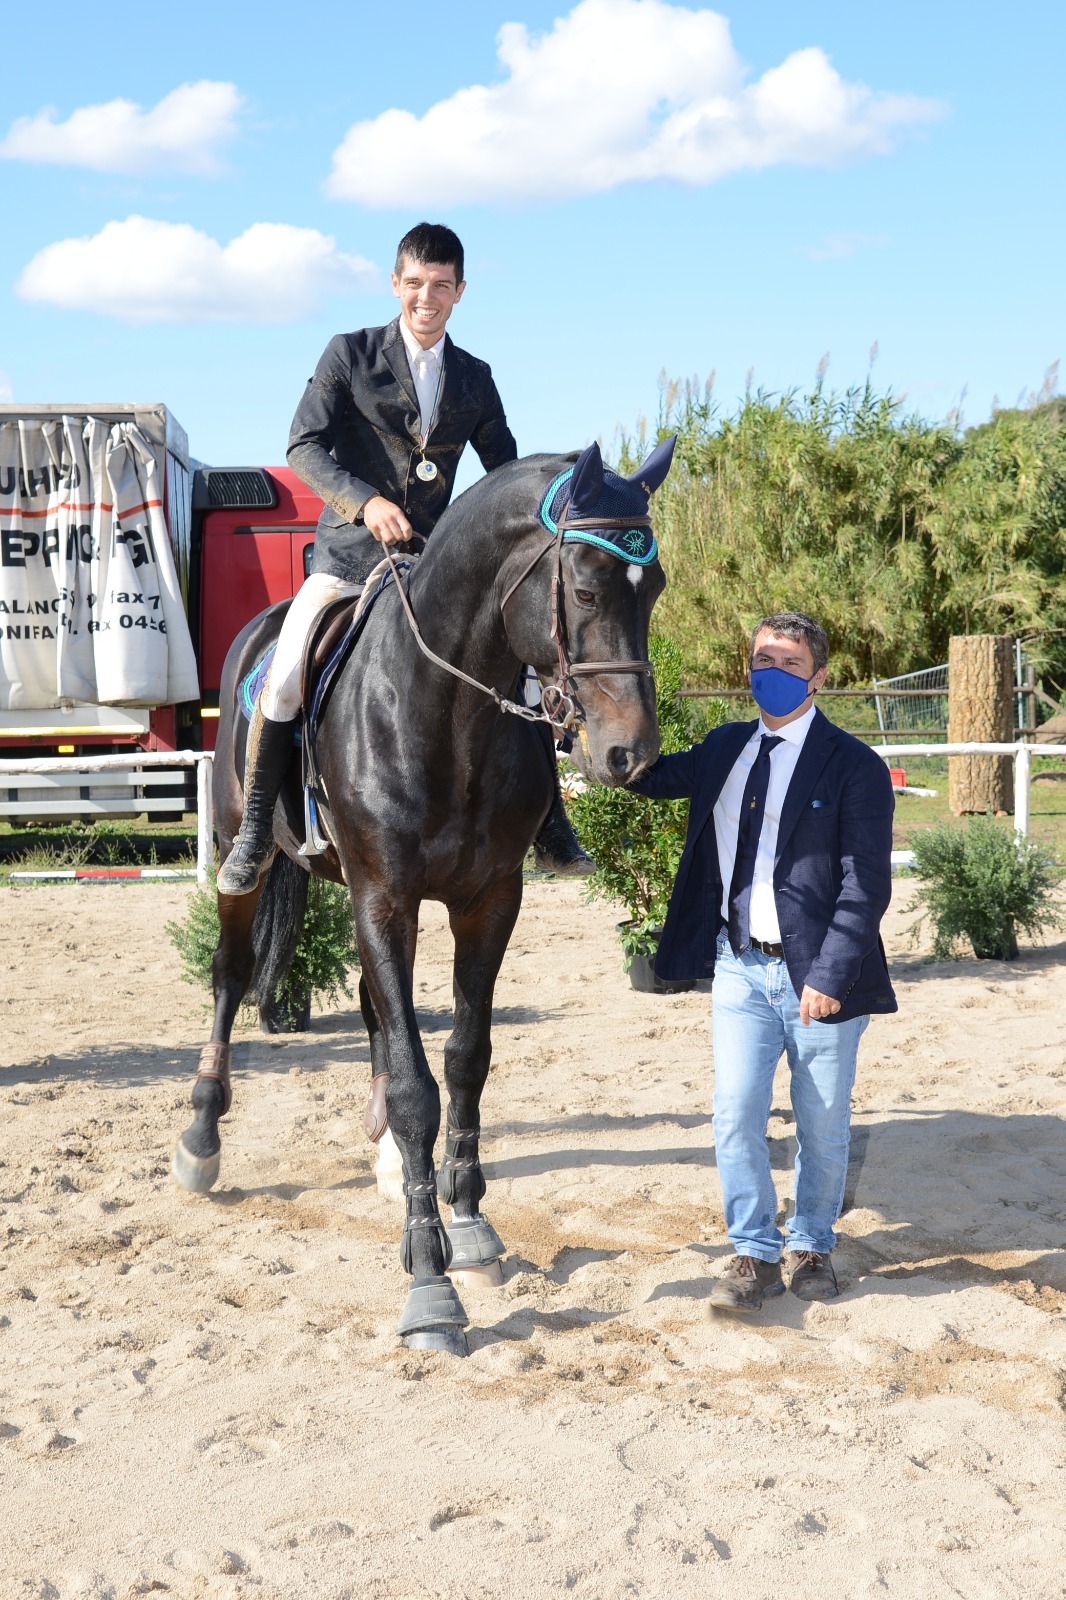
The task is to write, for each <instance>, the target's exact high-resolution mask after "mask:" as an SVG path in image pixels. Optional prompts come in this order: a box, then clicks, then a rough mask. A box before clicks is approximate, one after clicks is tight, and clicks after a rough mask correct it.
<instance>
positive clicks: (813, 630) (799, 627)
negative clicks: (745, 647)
mask: <svg viewBox="0 0 1066 1600" xmlns="http://www.w3.org/2000/svg"><path fill="white" fill-rule="evenodd" d="M767 631H768V632H770V633H776V634H777V636H778V638H779V639H791V640H792V642H793V644H801V643H802V644H805V645H806V646H807V648H808V649H809V650H810V652H811V655H812V656H813V657H814V670H815V672H820V671H821V669H822V668H823V667H824V666H827V665H828V663H829V640H828V639H827V638H826V633H825V629H824V628H823V627H822V624H821V623H820V622H815V620H814V618H813V617H809V616H808V615H807V613H806V611H775V612H774V614H773V616H771V617H763V619H762V621H761V622H757V623H756V624H755V627H754V628H753V629H752V634H751V649H750V650H749V651H748V657H749V659H751V658H752V657H753V656H754V655H755V641H756V639H757V638H758V637H759V635H760V633H763V632H767Z"/></svg>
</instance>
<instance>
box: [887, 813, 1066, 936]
mask: <svg viewBox="0 0 1066 1600" xmlns="http://www.w3.org/2000/svg"><path fill="white" fill-rule="evenodd" d="M911 845H912V848H913V850H914V865H915V871H916V872H917V873H918V876H919V877H920V878H921V880H922V881H921V883H920V884H919V886H918V889H917V892H916V894H915V897H914V899H913V900H912V901H911V903H910V905H909V906H908V908H907V909H908V910H909V911H919V910H920V911H921V916H919V917H918V919H917V920H916V921H915V922H914V923H912V924H911V928H910V934H911V938H912V940H915V941H916V940H917V938H918V935H919V933H920V931H921V927H922V924H923V923H924V922H925V921H926V919H927V918H928V920H929V921H930V922H931V923H932V927H933V951H932V953H933V959H934V960H936V961H943V960H946V959H947V958H948V957H949V956H955V955H958V954H959V953H960V950H959V946H960V943H961V941H962V940H963V939H964V938H965V939H968V940H969V941H970V944H971V945H972V946H973V953H974V955H975V956H976V957H977V958H978V960H979V961H1013V960H1014V959H1015V958H1016V956H1017V954H1018V929H1019V928H1021V929H1023V930H1024V932H1026V933H1028V934H1030V935H1032V934H1035V933H1039V932H1040V931H1041V930H1042V929H1044V928H1057V927H1061V926H1062V922H1063V916H1062V913H1061V911H1060V910H1059V909H1058V907H1057V906H1055V905H1053V904H1052V903H1051V899H1050V897H1051V893H1052V891H1053V890H1054V889H1055V887H1056V885H1057V884H1059V883H1061V881H1062V879H1063V877H1064V876H1066V869H1064V868H1063V867H1062V865H1061V864H1060V862H1059V861H1058V859H1057V857H1056V856H1055V854H1054V852H1053V851H1051V850H1048V849H1046V848H1045V847H1044V846H1043V845H1039V844H1034V843H1032V842H1031V841H1030V840H1028V839H1020V838H1018V837H1017V835H1016V834H1015V833H1014V831H1013V829H1011V828H1009V827H1004V826H1003V825H1002V824H1001V823H998V822H997V821H996V820H995V818H994V817H991V816H985V817H973V818H971V819H970V822H969V824H968V826H967V827H966V828H953V827H951V825H950V824H949V823H946V822H941V823H938V824H937V825H936V827H934V828H927V829H923V830H922V831H921V832H920V833H916V834H915V835H914V836H913V838H912V840H911Z"/></svg>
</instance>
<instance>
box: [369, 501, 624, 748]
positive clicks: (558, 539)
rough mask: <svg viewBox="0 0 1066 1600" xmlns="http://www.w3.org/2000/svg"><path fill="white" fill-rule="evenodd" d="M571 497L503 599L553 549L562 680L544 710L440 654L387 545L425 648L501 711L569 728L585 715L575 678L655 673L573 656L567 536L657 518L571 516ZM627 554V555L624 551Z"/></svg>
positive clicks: (552, 609)
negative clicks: (567, 609) (566, 590)
mask: <svg viewBox="0 0 1066 1600" xmlns="http://www.w3.org/2000/svg"><path fill="white" fill-rule="evenodd" d="M569 510H570V503H569V501H567V504H566V506H565V508H564V510H563V513H562V515H561V516H560V518H559V521H558V524H557V527H556V531H555V533H554V534H553V535H552V537H551V538H550V539H549V540H548V542H547V543H546V544H542V545H541V547H540V549H539V550H538V551H537V553H536V555H535V556H534V557H533V559H532V560H531V561H529V562H527V564H526V565H525V566H524V567H523V568H522V571H521V572H520V573H519V575H518V577H517V578H516V579H515V581H514V582H513V583H512V584H511V585H510V587H509V588H508V590H507V592H506V593H505V595H504V596H503V599H502V600H501V601H500V613H501V615H502V614H503V609H504V607H505V606H506V604H507V602H508V600H510V599H511V597H512V596H513V595H514V594H515V592H516V590H518V589H519V588H520V587H521V585H522V584H523V583H524V582H525V581H526V579H527V578H528V577H529V575H530V573H531V572H532V571H533V569H534V568H535V567H536V566H537V564H538V562H539V561H540V559H541V557H542V556H545V555H547V553H548V551H549V550H550V551H551V552H552V566H553V570H552V580H551V599H550V601H549V613H550V617H551V637H552V639H553V640H554V641H555V649H556V654H557V656H558V661H559V670H558V676H557V678H556V680H555V681H554V682H552V683H547V684H544V685H543V686H542V688H541V704H542V706H543V707H544V709H543V711H534V710H533V708H532V707H531V706H524V705H520V704H519V703H518V701H516V700H509V699H508V698H507V697H506V696H505V695H502V694H500V692H499V690H498V689H494V688H492V687H491V686H490V685H489V684H485V683H480V682H479V681H478V680H477V678H471V677H470V676H469V674H468V673H465V672H463V671H462V670H461V669H460V668H459V667H456V666H453V665H452V663H451V662H450V661H445V660H444V658H443V657H442V656H439V655H437V654H436V652H435V651H433V650H431V649H430V648H429V645H428V644H427V643H426V641H425V640H424V639H423V637H422V633H421V630H420V629H419V626H418V619H417V618H416V616H415V614H414V611H413V610H412V609H411V601H410V599H409V597H408V594H407V590H406V589H405V587H404V584H403V580H402V577H401V573H400V568H399V567H398V566H397V564H396V559H395V557H394V556H393V553H392V549H391V547H390V546H389V545H385V546H384V547H383V548H384V551H385V555H386V558H387V559H388V563H389V566H390V568H391V569H392V576H393V580H394V582H395V585H396V590H397V592H398V594H399V596H400V604H401V605H402V606H403V609H404V614H405V616H406V617H407V621H408V623H409V625H410V628H411V632H412V633H413V634H414V636H415V641H416V643H417V645H418V648H419V649H420V650H421V652H422V654H423V655H424V656H425V657H426V658H427V659H428V660H430V661H432V662H434V663H435V665H436V666H438V667H440V668H442V669H443V671H445V672H449V673H451V675H452V677H453V678H459V679H461V681H462V682H463V683H466V684H469V685H470V687H471V688H472V689H477V690H479V691H480V692H481V693H482V694H484V695H487V696H488V697H489V699H490V700H495V702H496V704H497V706H498V707H499V709H500V710H501V711H505V712H508V713H510V715H511V716H515V717H521V718H522V720H523V721H524V722H547V723H548V724H549V725H550V726H551V727H553V728H558V729H560V730H561V731H563V732H565V733H571V732H573V730H574V728H575V727H576V725H577V723H578V721H579V720H580V718H579V708H580V700H579V699H578V695H577V688H576V685H575V683H574V679H575V678H580V677H586V678H591V677H595V676H598V675H599V674H600V673H605V672H638V673H643V674H645V675H646V676H647V677H652V676H653V668H652V664H651V662H650V661H571V660H570V656H569V654H568V652H567V648H566V624H565V616H564V613H563V538H564V536H565V534H566V533H567V531H568V530H569V529H571V528H632V527H634V526H636V527H641V526H645V527H650V526H651V522H650V519H649V518H647V517H573V518H571V517H569V516H568V513H569ZM619 559H621V556H620V557H619Z"/></svg>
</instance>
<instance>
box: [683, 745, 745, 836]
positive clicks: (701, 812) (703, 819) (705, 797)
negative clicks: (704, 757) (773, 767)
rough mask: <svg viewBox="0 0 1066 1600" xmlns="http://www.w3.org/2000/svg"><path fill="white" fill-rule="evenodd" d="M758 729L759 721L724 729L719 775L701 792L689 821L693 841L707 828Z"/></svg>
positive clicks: (718, 763)
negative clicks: (736, 766) (696, 807)
mask: <svg viewBox="0 0 1066 1600" xmlns="http://www.w3.org/2000/svg"><path fill="white" fill-rule="evenodd" d="M757 727H758V722H757V721H756V722H731V723H729V724H728V726H727V727H726V728H725V729H723V736H722V740H721V746H722V748H721V751H720V752H718V753H719V754H720V760H719V761H718V762H717V763H716V765H717V775H716V777H715V781H714V782H713V783H712V784H710V786H709V787H708V788H706V789H701V790H700V797H699V807H698V809H696V810H695V812H694V814H693V816H692V817H691V818H690V820H689V833H690V835H691V836H692V838H693V839H695V838H696V837H697V836H698V835H699V834H700V833H701V832H702V831H703V829H704V828H705V827H706V826H707V820H708V818H709V817H710V815H711V812H712V811H713V810H714V808H715V804H716V803H717V800H718V796H719V795H720V794H721V792H722V789H723V786H724V785H725V781H726V779H727V778H728V777H729V774H730V773H731V772H732V770H733V766H734V763H735V762H736V759H737V757H738V756H739V754H740V752H741V751H742V750H743V748H744V746H745V745H746V744H747V742H748V740H749V739H750V738H751V736H752V734H753V733H754V732H755V729H756V728H757Z"/></svg>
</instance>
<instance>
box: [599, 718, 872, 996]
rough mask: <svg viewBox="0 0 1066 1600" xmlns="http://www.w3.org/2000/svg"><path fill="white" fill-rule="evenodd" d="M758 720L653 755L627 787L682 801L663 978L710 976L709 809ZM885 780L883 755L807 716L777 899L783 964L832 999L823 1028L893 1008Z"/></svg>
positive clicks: (713, 901) (781, 833)
mask: <svg viewBox="0 0 1066 1600" xmlns="http://www.w3.org/2000/svg"><path fill="white" fill-rule="evenodd" d="M756 727H757V723H755V722H728V723H726V724H725V725H724V726H723V727H720V728H715V729H713V730H712V732H710V733H709V734H708V735H707V737H706V738H705V739H704V740H703V742H702V744H696V745H693V746H692V748H691V749H689V750H682V751H680V752H679V753H678V754H677V755H671V756H660V758H659V760H658V761H657V762H656V763H655V765H654V766H653V767H652V768H651V769H650V771H648V772H647V773H645V775H644V777H643V778H639V779H638V780H637V781H636V782H635V783H633V784H631V785H630V787H631V788H632V789H633V790H634V791H635V792H636V793H637V794H644V795H649V796H650V797H651V798H653V799H657V800H682V799H686V798H688V799H690V800H691V802H692V803H691V806H690V808H689V818H688V833H687V835H686V838H685V849H684V854H683V855H682V857H681V864H680V866H679V867H678V870H677V878H676V880H675V883H674V888H673V892H672V894H671V896H670V909H669V912H668V913H667V918H666V925H665V927H664V928H663V933H662V938H661V939H660V940H659V951H658V956H657V958H656V962H655V970H656V972H657V973H658V974H659V976H660V978H675V979H693V978H709V977H711V976H712V974H713V973H714V961H715V947H716V944H717V939H718V931H719V929H720V928H721V927H722V926H723V919H722V915H721V904H722V876H721V870H720V868H719V864H718V841H717V838H716V836H715V827H714V815H713V813H714V806H715V802H716V801H717V799H718V796H719V794H720V793H721V791H722V786H723V784H724V783H725V781H726V779H727V777H728V776H729V774H730V772H731V771H732V769H733V764H734V762H735V761H736V759H737V757H738V756H739V755H740V752H741V751H742V750H743V748H744V746H745V745H746V744H747V742H748V740H749V739H750V738H751V736H752V734H753V733H754V732H755V729H756ZM894 808H895V798H894V796H893V793H892V780H891V778H890V776H889V773H888V769H887V768H886V766H885V764H884V762H883V761H882V760H881V757H880V756H878V755H875V754H874V752H873V751H872V750H870V749H869V748H868V747H867V746H866V745H864V744H862V743H861V742H860V741H859V740H858V739H856V738H854V737H853V736H852V735H851V734H850V733H845V732H844V730H843V729H842V728H837V727H834V725H833V724H832V723H831V722H829V721H828V720H827V719H826V718H825V717H824V716H823V715H822V713H821V712H820V711H818V710H816V711H815V713H814V721H813V722H812V723H811V726H810V729H809V730H808V733H807V737H806V739H805V740H804V743H803V749H802V750H801V751H800V755H799V760H798V761H797V762H796V769H795V771H794V772H793V774H792V781H791V782H790V783H789V786H788V792H787V794H786V795H785V801H784V805H783V806H782V809H781V825H780V828H779V830H778V835H777V859H776V864H775V866H774V897H775V899H776V901H777V918H778V922H779V923H780V925H781V942H782V945H783V947H784V960H785V965H786V966H787V967H788V975H789V977H790V978H791V980H792V987H793V988H794V989H795V991H796V994H797V995H799V994H800V993H801V991H802V989H803V985H804V984H805V983H809V984H810V986H811V988H812V989H817V990H819V991H820V992H821V993H822V994H828V995H831V996H832V998H833V999H834V1000H839V1001H840V1010H839V1011H838V1012H837V1013H836V1015H835V1016H832V1017H826V1018H823V1019H822V1020H823V1021H826V1022H846V1021H847V1020H848V1018H849V1017H858V1016H865V1015H867V1013H869V1012H875V1011H895V1010H896V1009H897V1005H896V997H895V995H894V994H893V992H892V985H891V983H890V981H889V977H888V966H887V964H886V961H885V951H884V946H883V945H882V943H881V939H880V936H879V932H878V930H879V927H880V923H881V918H882V917H883V916H884V913H885V910H886V908H887V906H888V903H889V900H890V899H891V895H892V862H891V854H892V812H893V810H894Z"/></svg>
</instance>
